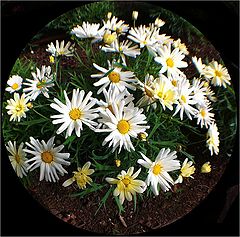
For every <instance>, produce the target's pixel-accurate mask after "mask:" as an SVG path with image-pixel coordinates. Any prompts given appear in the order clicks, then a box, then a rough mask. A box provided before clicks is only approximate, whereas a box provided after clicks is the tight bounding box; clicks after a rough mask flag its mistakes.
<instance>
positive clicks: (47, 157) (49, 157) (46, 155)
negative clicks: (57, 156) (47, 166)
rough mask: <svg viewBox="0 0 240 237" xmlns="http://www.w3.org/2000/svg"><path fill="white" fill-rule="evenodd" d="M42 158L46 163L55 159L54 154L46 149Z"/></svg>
mask: <svg viewBox="0 0 240 237" xmlns="http://www.w3.org/2000/svg"><path fill="white" fill-rule="evenodd" d="M41 158H42V161H44V162H45V163H51V162H52V161H53V155H52V154H51V152H49V151H44V152H43V153H42V154H41Z"/></svg>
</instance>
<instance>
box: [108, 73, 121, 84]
mask: <svg viewBox="0 0 240 237" xmlns="http://www.w3.org/2000/svg"><path fill="white" fill-rule="evenodd" d="M108 78H109V80H110V81H112V82H113V83H118V82H119V81H120V74H119V73H117V72H110V73H109V74H108Z"/></svg>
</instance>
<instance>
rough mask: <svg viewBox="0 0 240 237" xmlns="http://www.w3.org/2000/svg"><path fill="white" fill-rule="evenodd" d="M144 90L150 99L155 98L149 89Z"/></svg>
mask: <svg viewBox="0 0 240 237" xmlns="http://www.w3.org/2000/svg"><path fill="white" fill-rule="evenodd" d="M144 90H145V93H146V95H147V96H148V97H153V93H152V92H151V91H150V90H149V89H148V88H147V87H144Z"/></svg>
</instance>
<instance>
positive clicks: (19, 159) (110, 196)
mask: <svg viewBox="0 0 240 237" xmlns="http://www.w3.org/2000/svg"><path fill="white" fill-rule="evenodd" d="M97 5H98V4H93V5H92V6H91V7H89V9H94V7H96V6H97ZM107 6H108V8H110V10H111V11H112V12H113V13H114V12H115V13H116V14H114V15H112V14H110V13H108V14H107V12H108V11H106V12H105V14H103V15H102V16H101V17H100V18H103V19H104V20H102V21H101V20H99V21H96V20H94V19H88V18H89V16H87V15H81V21H80V22H79V21H78V22H79V23H78V25H73V24H70V25H69V29H70V30H69V33H70V35H71V42H68V43H67V41H66V40H65V42H64V41H60V40H59V41H58V40H56V41H54V42H48V44H46V45H45V48H44V51H46V53H47V54H48V56H47V59H48V60H49V62H48V65H41V63H40V62H39V61H37V60H35V59H34V57H31V58H32V59H31V60H29V61H23V60H22V59H21V58H20V59H19V60H18V61H17V62H16V64H15V66H14V68H13V70H12V73H11V75H10V78H9V80H8V87H7V88H6V91H7V92H6V93H5V102H4V103H5V104H6V107H5V108H6V110H5V111H4V112H5V116H4V137H5V141H6V146H7V150H8V151H9V153H10V154H11V156H10V160H11V163H12V165H13V167H14V169H15V170H16V173H17V175H18V176H19V177H20V178H21V179H22V181H23V183H24V184H25V185H26V186H27V187H31V186H36V183H37V187H38V193H37V194H34V195H36V196H38V195H39V193H41V187H44V186H45V189H48V188H50V187H51V188H53V189H54V190H55V191H54V192H55V193H56V195H59V194H58V192H59V193H61V195H62V196H63V197H65V198H66V196H67V195H69V194H70V195H72V197H71V200H72V202H73V203H75V202H77V203H78V202H80V203H84V200H87V202H88V205H89V206H91V208H92V210H94V211H93V212H94V213H92V214H91V216H88V220H89V221H90V222H92V221H93V219H92V218H95V216H96V215H97V214H98V213H100V212H101V213H103V212H104V210H106V212H107V213H108V214H107V215H108V216H109V215H110V214H109V213H110V212H114V213H115V214H114V215H112V216H111V218H110V219H111V220H110V223H112V225H113V226H114V228H113V229H114V230H115V232H116V233H118V232H119V229H118V227H117V226H118V224H116V221H115V220H114V217H116V214H117V219H118V221H120V223H121V224H122V226H123V227H125V228H126V226H128V227H129V224H128V222H129V221H131V219H133V218H135V217H137V216H138V217H139V211H140V209H141V207H146V206H148V205H150V206H151V207H153V206H152V205H153V203H156V201H155V200H159V199H157V198H160V200H161V204H163V205H164V203H165V205H169V204H167V203H168V201H167V199H168V198H169V197H170V199H171V200H172V201H175V202H174V206H175V207H177V206H178V204H177V203H178V200H179V198H180V197H183V194H182V193H184V191H186V189H187V187H188V185H189V186H190V187H192V185H193V184H194V182H197V181H195V179H194V180H193V178H194V177H195V175H196V176H197V175H199V177H200V176H202V177H203V176H204V175H208V178H209V177H211V173H210V174H209V172H211V165H210V164H209V163H208V162H209V161H210V163H212V162H214V161H215V160H214V158H212V157H214V156H217V155H219V156H221V152H222V156H225V155H226V151H224V150H223V151H221V150H220V151H219V142H221V140H222V142H223V144H224V147H226V145H227V143H228V141H229V140H227V139H226V140H225V138H229V139H230V138H231V139H232V136H233V134H234V133H235V130H234V127H233V128H232V130H229V129H226V127H224V125H225V123H226V121H229V118H230V119H232V118H233V117H234V116H233V114H235V108H234V92H233V90H232V88H231V86H230V84H231V79H230V76H229V74H228V71H227V69H226V68H225V67H224V66H223V62H222V61H221V59H220V58H219V57H218V56H217V59H216V58H215V57H213V60H212V58H211V57H212V55H211V51H209V55H208V57H206V58H202V59H201V58H200V57H199V56H198V53H196V52H197V50H198V49H199V48H194V47H193V52H191V49H192V47H191V43H190V42H188V44H186V45H187V46H186V45H185V44H184V43H182V42H186V41H184V40H182V42H181V40H180V39H179V37H178V36H175V35H168V34H166V33H165V31H164V26H165V25H167V24H168V21H167V18H166V19H164V21H163V20H161V19H160V18H159V17H157V18H156V19H155V18H154V19H153V21H152V23H150V24H149V25H148V24H145V25H140V24H138V20H137V12H134V13H133V15H132V17H133V21H130V20H129V21H128V23H126V22H125V21H123V20H124V18H122V20H119V19H118V18H117V17H115V15H117V16H118V14H117V13H118V12H117V8H116V9H115V8H113V5H111V4H110V5H109V4H107ZM105 10H109V9H105ZM89 11H90V10H89ZM75 13H76V14H79V12H78V11H76V12H75ZM164 13H165V14H166V12H165V11H162V14H163V15H164ZM63 19H64V17H63ZM73 19H74V17H73ZM128 19H129V18H128ZM58 20H59V19H58ZM58 20H56V22H57V21H58ZM88 21H89V22H91V23H89V22H88ZM165 21H166V22H165ZM52 25H54V24H53V23H52ZM194 36H195V37H196V36H198V37H200V36H199V32H198V34H195V35H194ZM194 36H193V39H194ZM200 39H201V40H200V42H199V45H201V44H204V42H205V39H204V38H203V37H200ZM195 40H196V39H195ZM193 42H194V40H193ZM193 42H192V44H194V43H193ZM65 43H67V44H65ZM208 47H209V48H211V46H208ZM211 50H213V53H215V51H214V49H211ZM196 55H197V56H198V57H196ZM214 55H215V54H214ZM67 58H73V59H72V62H73V63H72V64H71V65H73V66H72V67H70V66H69V65H68V64H67V63H66V62H69V60H68V59H67ZM209 59H210V61H209ZM226 104H227V105H228V107H226V106H225V105H226ZM226 113H228V114H227V116H228V117H226ZM9 121H10V122H9ZM230 122H231V120H230ZM228 124H229V123H228ZM26 130H27V131H28V133H27V134H26V133H25V131H26ZM221 137H222V139H221ZM202 152H203V153H204V154H205V156H204V158H201V159H200V158H198V157H197V154H199V153H202ZM207 152H209V155H210V156H212V157H211V158H210V157H209V155H208V154H207ZM211 159H212V160H211ZM206 162H207V163H206ZM225 163H226V160H222V161H221V162H220V161H216V164H218V165H220V164H222V165H223V167H222V168H221V169H223V168H224V164H225ZM214 170H215V163H214V168H213V171H214ZM218 172H219V171H218ZM71 173H72V174H71ZM206 173H207V174H206ZM216 173H217V167H216ZM220 173H221V172H220ZM60 175H61V176H62V177H61V176H60ZM36 176H38V178H39V181H40V182H37V181H36ZM218 178H219V176H217V178H216V179H212V180H208V182H209V183H211V182H213V181H216V180H217V179H218ZM199 179H200V180H201V178H199ZM45 181H47V182H50V183H46V182H45ZM29 182H30V184H28V183H29ZM200 185H201V184H200ZM211 185H213V183H211ZM61 186H62V187H61ZM30 190H31V188H30ZM203 192H204V191H203ZM205 192H206V193H208V192H209V189H207V190H206V191H205ZM42 195H43V194H42ZM38 198H40V199H41V197H40V196H38ZM69 198H70V197H69ZM78 198H80V201H79V199H78ZM201 199H202V196H201V197H194V199H190V200H191V201H190V202H191V203H194V200H196V203H198V202H199V200H201ZM60 200H61V197H60ZM128 202H129V203H128ZM59 203H61V202H59ZM43 204H44V202H43ZM60 205H61V204H60ZM156 205H158V204H157V203H156ZM77 206H79V204H78V205H77ZM148 207H149V206H148ZM48 208H49V209H50V208H51V207H50V206H49V207H48ZM55 208H56V207H55ZM64 208H65V207H64ZM68 208H69V207H68ZM58 209H61V206H60V207H58ZM176 209H177V208H176ZM74 210H75V212H76V213H78V214H76V213H75V214H73V217H75V218H72V219H77V218H78V217H81V216H82V215H84V216H87V214H86V213H85V214H83V213H81V211H82V212H84V211H83V210H82V208H74ZM58 211H59V212H60V213H61V212H62V210H58ZM59 212H57V213H59ZM57 213H55V214H57ZM129 213H130V214H129ZM137 213H138V214H137ZM156 214H157V216H159V213H156ZM58 216H59V215H58ZM59 217H60V218H63V219H64V218H65V217H63V216H59ZM150 218H152V217H150ZM177 218H179V217H178V215H176V216H174V217H173V215H172V220H171V221H170V222H172V221H173V220H175V219H177ZM65 220H66V218H65ZM160 220H161V221H160V223H157V222H156V220H152V219H151V220H150V225H149V224H146V223H148V222H147V221H146V220H139V221H138V224H139V223H140V224H141V222H142V223H145V225H146V226H147V227H148V228H150V227H151V228H157V227H161V226H163V225H165V224H166V222H167V223H169V220H166V219H165V217H164V216H163V215H162V218H160ZM67 221H69V219H67ZM75 221H76V220H75ZM108 222H109V220H108V221H107V220H104V221H103V223H102V224H100V225H103V226H104V225H107V224H109V223H108ZM131 222H132V221H131ZM97 223H101V221H100V220H97V219H95V224H92V229H88V230H92V231H97V232H98V231H99V232H101V230H96V229H94V228H93V226H95V227H96V226H97ZM104 223H105V224H104ZM75 225H76V226H79V227H82V228H84V224H82V225H81V223H77V224H76V223H75ZM115 225H117V226H115ZM130 226H131V228H132V229H133V230H132V231H134V226H132V225H130ZM149 226H150V227H149ZM143 229H144V228H143ZM106 231H107V232H108V231H109V232H110V230H108V229H107V230H106ZM128 231H129V232H126V233H131V232H130V228H128ZM139 231H140V230H139ZM109 232H108V233H109Z"/></svg>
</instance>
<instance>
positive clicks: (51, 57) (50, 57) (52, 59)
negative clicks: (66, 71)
mask: <svg viewBox="0 0 240 237" xmlns="http://www.w3.org/2000/svg"><path fill="white" fill-rule="evenodd" d="M49 62H50V63H54V57H53V56H52V55H51V56H49Z"/></svg>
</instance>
